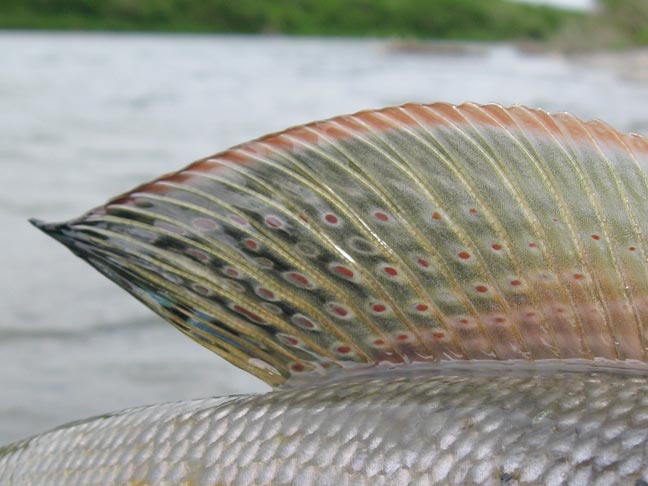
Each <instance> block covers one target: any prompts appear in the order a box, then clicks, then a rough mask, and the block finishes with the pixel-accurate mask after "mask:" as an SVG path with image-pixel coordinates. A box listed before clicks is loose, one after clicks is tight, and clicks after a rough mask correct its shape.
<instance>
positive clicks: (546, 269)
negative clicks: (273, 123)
mask: <svg viewBox="0 0 648 486" xmlns="http://www.w3.org/2000/svg"><path fill="white" fill-rule="evenodd" d="M647 164H648V141H646V140H645V139H643V138H641V137H639V136H636V135H625V134H621V133H619V132H617V131H615V130H614V129H612V128H610V127H609V126H607V125H605V124H604V123H601V122H588V123H584V122H582V121H581V120H578V119H577V118H574V117H572V116H570V115H567V114H560V115H548V114H546V113H544V112H542V111H537V110H529V109H526V108H524V107H521V106H514V107H511V108H502V107H500V106H497V105H486V106H479V105H475V104H464V105H461V106H451V105H447V104H432V105H415V104H410V105H405V106H401V107H396V108H387V109H384V110H379V111H367V112H361V113H357V114H355V115H350V116H342V117H338V118H333V119H331V120H327V121H321V122H315V123H311V124H308V125H304V126H299V127H295V128H291V129H288V130H286V131H284V132H281V133H276V134H272V135H268V136H266V137H263V138H260V139H258V140H255V141H252V142H248V143H245V144H242V145H239V146H237V147H234V148H232V149H230V150H227V151H225V152H222V153H219V154H217V155H213V156H211V157H208V158H206V159H203V160H200V161H198V162H195V163H193V164H191V165H189V166H188V167H187V168H185V169H183V170H181V171H179V172H177V173H174V174H171V175H166V176H163V177H162V178H160V179H157V180H155V181H153V182H150V183H148V184H145V185H143V186H140V187H138V188H137V189H135V190H133V191H131V192H129V193H126V194H124V195H122V196H119V197H117V198H115V199H113V200H112V201H110V202H109V203H108V204H106V205H105V206H101V207H99V208H97V209H94V210H92V211H90V212H89V213H87V214H85V215H84V216H83V217H81V218H79V219H76V220H73V221H70V222H67V223H63V224H54V225H51V224H43V223H37V225H38V226H39V227H40V228H42V229H43V230H44V231H46V232H47V233H49V234H50V235H52V236H54V237H55V238H57V239H58V240H59V241H61V242H62V243H64V244H65V245H67V246H68V247H70V249H72V251H74V252H75V253H76V254H77V255H79V256H80V257H81V258H83V259H85V260H87V261H88V262H89V263H90V264H91V265H93V266H94V267H96V268H97V269H98V270H99V271H100V272H102V273H103V274H105V275H106V276H108V277H109V278H110V279H112V280H114V281H115V282H116V283H117V284H119V285H120V286H122V287H124V288H125V289H126V290H127V291H129V292H130V293H131V294H133V295H134V296H135V297H136V298H138V299H139V300H141V301H142V302H144V303H145V304H146V305H147V306H149V307H150V308H152V309H153V310H154V311H155V312H157V313H158V314H160V315H161V316H162V317H164V318H165V319H167V320H168V321H170V322H171V323H172V324H173V325H175V326H176V327H177V328H179V329H180V330H181V331H182V332H184V333H185V334H187V335H189V336H190V337H191V338H193V339H195V340H196V341H198V342H199V343H201V344H202V345H204V346H206V347H208V348H210V349H212V350H213V351H214V352H216V353H218V354H220V355H222V356H224V357H225V358H226V359H227V360H229V361H231V362H232V363H234V364H235V365H237V366H239V367H241V368H244V369H246V370H248V371H249V372H251V373H253V374H254V375H256V376H258V377H260V378H261V379H263V380H265V381H267V382H268V383H271V384H273V385H277V384H280V383H282V382H284V381H285V380H286V379H288V378H289V377H290V376H291V375H304V374H305V373H312V372H315V373H319V374H326V373H327V372H329V371H330V370H332V369H336V368H340V367H342V368H347V367H354V366H357V365H358V364H367V363H368V364H382V363H393V364H401V363H413V362H428V361H442V360H475V359H495V360H508V359H517V360H542V359H568V358H569V359H573V358H576V359H585V360H593V359H598V358H603V359H609V360H620V361H636V362H645V361H646V360H647V356H646V345H647V339H648V338H647V331H646V329H647V328H646V324H647V322H648V272H647V271H646V270H647V267H646V258H647V256H648V247H647V246H646V241H645V236H644V235H646V234H648V198H647V197H646V195H647V194H648V191H647V188H648V176H647V175H646V165H647Z"/></svg>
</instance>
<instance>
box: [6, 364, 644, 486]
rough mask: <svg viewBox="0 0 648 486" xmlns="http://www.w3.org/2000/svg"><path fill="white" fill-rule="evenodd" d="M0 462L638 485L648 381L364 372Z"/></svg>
mask: <svg viewBox="0 0 648 486" xmlns="http://www.w3.org/2000/svg"><path fill="white" fill-rule="evenodd" d="M0 454H1V455H0V484H3V485H4V484H6V485H12V486H23V485H25V486H26V485H33V484H47V485H49V486H77V485H78V486H81V485H97V486H98V485H102V486H103V485H112V484H128V485H138V486H177V485H186V486H214V485H223V484H235V485H241V486H243V485H249V486H253V485H263V484H272V485H277V486H279V485H286V486H288V485H300V486H315V485H330V486H334V485H354V486H356V485H357V486H360V485H367V486H369V485H371V486H374V485H376V486H378V485H385V486H397V485H421V486H423V485H432V484H443V485H463V486H469V485H520V486H521V485H536V484H547V485H556V486H558V485H582V486H587V485H616V484H629V485H634V484H645V483H643V482H642V481H643V479H642V478H648V377H647V376H646V375H641V374H636V373H635V374H633V373H627V372H609V371H597V370H588V371H583V370H580V371H579V372H574V371H556V370H555V369H554V370H551V371H547V369H542V368H540V369H536V370H535V371H533V372H532V371H528V370H527V371H512V370H511V369H510V367H509V369H501V368H500V369H497V368H495V369H493V368H492V367H491V368H490V369H483V370H481V371H477V372H474V371H471V372H466V370H465V369H463V370H462V369H461V368H460V367H459V368H457V369H452V368H450V369H442V370H439V369H436V370H435V369H434V368H432V369H418V370H410V371H409V372H406V373H398V372H393V371H392V372H384V371H383V372H370V373H369V374H367V375H364V376H355V377H352V378H350V379H345V380H342V381H338V382H332V383H325V384H321V385H317V386H312V385H311V386H302V387H299V388H296V389H291V390H281V391H273V392H270V393H267V394H262V395H248V396H235V397H229V398H214V399H203V400H195V401H190V402H182V403H170V404H165V405H153V406H149V407H143V408H136V409H131V410H126V411H124V412H121V413H117V414H114V415H109V416H105V417H100V418H95V419H92V420H89V421H84V422H82V423H77V424H72V425H70V426H67V427H63V428H60V429H57V430H55V431H52V432H50V433H47V434H44V435H42V436H39V437H36V438H34V439H31V440H28V441H27V442H25V443H22V444H21V443H19V444H17V445H16V446H14V448H13V450H10V451H8V452H7V451H5V452H4V453H2V452H0ZM12 478H14V479H12Z"/></svg>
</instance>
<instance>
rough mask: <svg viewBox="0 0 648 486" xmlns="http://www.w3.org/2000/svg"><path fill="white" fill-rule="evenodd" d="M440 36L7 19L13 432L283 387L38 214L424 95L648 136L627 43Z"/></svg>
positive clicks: (5, 161) (8, 415)
mask: <svg viewBox="0 0 648 486" xmlns="http://www.w3.org/2000/svg"><path fill="white" fill-rule="evenodd" d="M435 46H437V47H434V48H430V49H427V48H426V49H409V48H402V47H403V46H399V45H398V44H394V43H393V42H391V41H387V40H374V39H364V40H342V39H320V38H294V37H293V38H285V37H254V36H250V37H246V36H226V35H225V36H224V35H178V34H98V33H97V34H88V33H48V32H42V33H37V32H15V33H11V32H4V33H0V59H1V61H2V62H1V63H0V73H1V75H0V106H1V107H2V110H1V111H0V164H1V168H2V170H1V172H0V178H1V181H2V186H1V187H2V189H1V191H0V228H1V232H2V233H1V234H2V239H1V241H2V243H1V244H2V251H0V272H1V275H2V278H1V279H0V295H1V296H2V297H1V309H2V312H1V313H0V443H3V442H6V441H9V440H12V439H17V438H20V437H23V436H26V435H29V434H32V433H36V432H39V431H42V430H44V429H46V428H49V427H53V426H56V425H58V424H60V423H62V422H65V421H68V420H73V419H79V418H82V417H86V416H90V415H93V414H99V413H103V412H107V411H110V410H115V409H120V408H124V407H129V406H134V405H140V404H146V403H153V402H161V401H169V400H181V399H188V398H192V397H205V396H210V395H220V394H232V393H247V392H255V391H262V390H266V389H267V387H266V386H265V385H264V384H263V383H261V382H259V381H258V380H256V379H254V378H252V377H249V376H247V375H246V374H245V373H243V372H241V371H239V370H237V369H235V368H234V367H233V366H231V365H229V364H227V363H226V362H224V361H222V360H221V359H220V358H218V357H217V356H215V355H213V354H211V353H210V352H209V351H207V350H205V349H203V348H201V347H200V346H198V345H197V344H195V343H193V342H192V341H190V340H189V339H187V338H185V337H183V336H182V335H181V334H180V333H179V332H178V331H176V330H175V329H173V328H172V327H171V326H170V325H168V324H166V323H164V322H162V321H161V319H160V318H158V317H156V316H154V315H152V313H151V312H150V311H148V310H147V309H146V308H144V307H143V306H142V305H141V304H139V303H138V302H136V301H135V300H133V299H132V298H131V297H129V296H128V295H127V294H126V293H125V292H123V291H122V290H121V289H119V288H118V287H117V286H115V285H114V284H112V283H110V282H109V281H108V280H107V279H105V278H104V277H102V276H101V275H99V274H98V273H97V272H96V271H94V270H93V269H92V268H90V267H89V266H88V265H86V264H85V263H83V262H81V261H80V260H78V259H77V258H75V257H74V256H73V255H72V254H70V253H69V252H68V251H67V250H66V249H64V248H63V247H62V246H61V245H59V244H58V243H56V242H55V241H53V240H50V239H49V238H47V237H46V236H45V235H43V234H40V233H39V232H38V231H37V230H36V229H34V228H32V227H31V226H30V225H29V224H28V223H27V218H29V217H34V216H35V217H38V218H42V219H45V220H54V221H56V220H63V219H67V218H70V217H74V216H77V215H79V214H81V213H82V212H83V211H85V210H87V209H89V208H91V207H93V206H96V205H98V204H101V203H103V202H104V201H105V200H106V199H107V198H108V197H110V196H113V195H115V194H117V193H121V192H124V191H125V190H128V189H130V188H132V187H133V186H135V185H137V184H138V183H140V182H143V181H145V180H147V179H151V178H153V177H155V176H157V175H159V174H162V173H164V172H167V171H172V170H175V169H178V168H179V167H181V166H183V165H186V164H187V163H189V162H191V161H192V160H195V159H197V158H200V157H202V156H206V155H208V154H210V153H214V152H216V151H220V150H222V149H225V148H227V147H229V146H231V145H233V144H236V143H239V142H243V141H245V140H248V139H250V138H253V137H257V136H260V135H262V134H265V133H267V132H272V131H276V130H280V129H283V128H285V127H288V126H290V125H294V124H299V123H303V122H307V121H311V120H314V119H319V118H324V117H330V116H333V115H337V114H342V113H348V112H353V111H356V110H360V109H367V108H378V107H382V106H385V105H394V104H399V103H404V102H408V101H417V102H433V101H439V100H442V101H449V102H452V103H460V102H462V101H466V100H470V101H475V102H480V103H487V102H498V103H502V104H505V105H509V104H512V103H522V104H525V105H528V106H531V107H540V108H544V109H545V110H548V111H552V112H555V111H563V110H567V111H571V112H573V113H575V114H577V115H579V116H581V117H583V118H587V119H589V118H602V119H605V120H606V121H608V122H610V123H611V124H613V125H614V126H616V127H618V128H620V129H622V130H625V131H635V132H640V133H648V109H646V107H648V83H647V82H646V80H647V79H648V77H646V76H644V75H643V74H642V73H644V71H642V69H645V66H646V65H648V63H646V62H644V61H645V59H644V61H642V60H641V59H643V58H642V57H641V56H640V55H639V54H637V56H638V57H637V56H634V57H632V58H629V60H628V61H627V62H626V61H623V62H619V56H620V54H619V55H617V54H610V55H601V56H593V57H592V56H588V57H564V56H562V55H558V54H550V53H540V54H533V55H531V54H529V53H524V52H523V51H520V50H519V49H518V48H516V47H515V46H514V45H511V44H462V46H461V48H457V47H456V46H454V47H453V48H451V49H449V48H447V46H446V45H444V44H437V45H435ZM438 46H441V47H440V48H438ZM444 46H445V47H444ZM644 57H645V56H644ZM642 66H643V68H642ZM644 74H645V73H644Z"/></svg>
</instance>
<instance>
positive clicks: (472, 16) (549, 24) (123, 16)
mask: <svg viewBox="0 0 648 486" xmlns="http://www.w3.org/2000/svg"><path fill="white" fill-rule="evenodd" d="M609 1H613V0H609ZM3 4H4V5H3V7H2V11H1V12H0V28H16V29H83V30H138V31H183V32H237V33H281V34H297V35H340V36H401V37H420V38H436V39H470V40H508V39H534V40H541V39H546V38H548V37H550V36H551V35H553V34H554V33H556V32H557V31H559V30H560V29H561V28H562V27H563V25H564V24H565V23H566V22H569V21H575V20H576V19H578V18H580V17H582V16H583V15H582V14H578V13H575V12H570V11H566V10H561V9H556V8H551V7H544V6H532V5H526V4H521V3H516V2H513V1H510V0H101V1H97V0H4V1H3Z"/></svg>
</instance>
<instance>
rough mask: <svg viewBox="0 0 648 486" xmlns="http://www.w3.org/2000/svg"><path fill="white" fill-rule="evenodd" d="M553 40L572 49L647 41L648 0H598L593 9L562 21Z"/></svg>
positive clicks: (632, 44)
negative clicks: (583, 14)
mask: <svg viewBox="0 0 648 486" xmlns="http://www.w3.org/2000/svg"><path fill="white" fill-rule="evenodd" d="M554 43H555V44H556V46H557V47H559V48H560V49H562V50H567V51H574V52H579V51H591V50H595V49H610V48H613V49H614V48H616V49H621V48H626V47H631V46H640V45H648V0H598V10H597V12H596V13H594V14H592V15H587V16H583V17H581V18H580V19H572V20H571V21H568V22H565V23H564V24H563V26H562V28H561V30H560V31H559V32H558V34H557V35H556V37H555V38H554Z"/></svg>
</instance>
